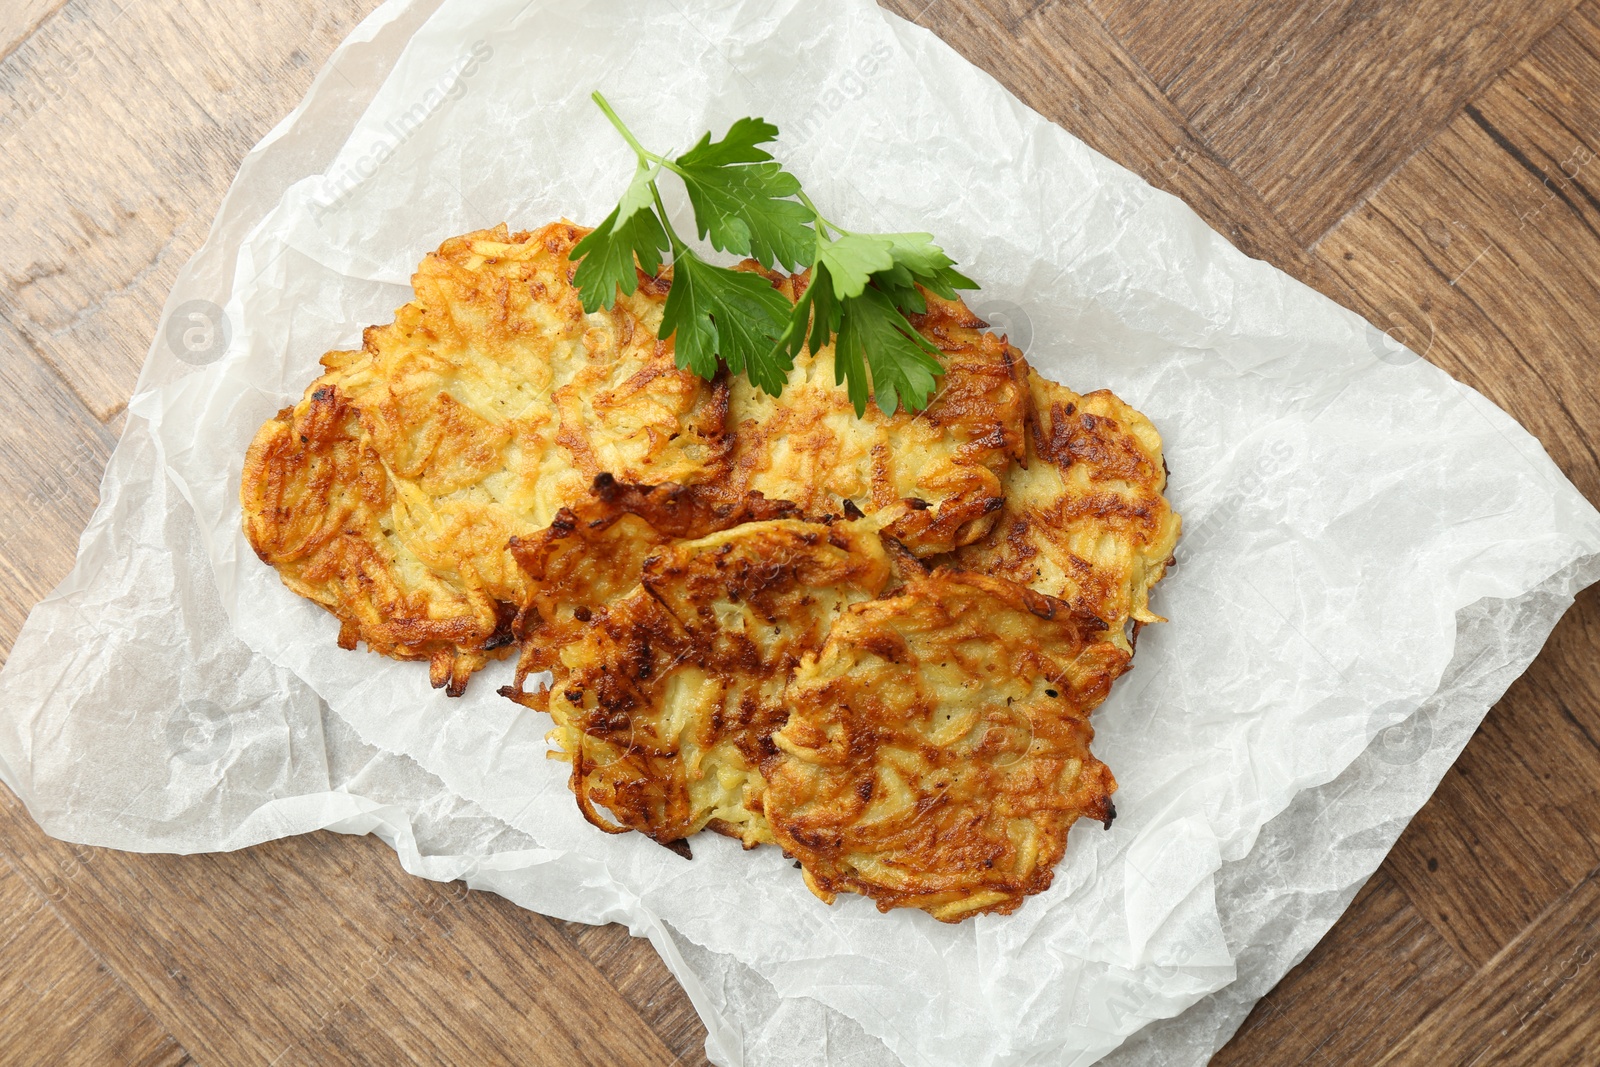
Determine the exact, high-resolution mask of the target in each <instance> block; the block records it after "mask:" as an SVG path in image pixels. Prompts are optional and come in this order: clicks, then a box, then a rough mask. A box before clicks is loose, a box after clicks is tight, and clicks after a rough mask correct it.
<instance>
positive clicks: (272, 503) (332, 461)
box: [240, 223, 728, 694]
mask: <svg viewBox="0 0 1600 1067" xmlns="http://www.w3.org/2000/svg"><path fill="white" fill-rule="evenodd" d="M586 232H587V231H586V230H585V229H583V228H582V227H579V226H574V225H572V224H570V223H555V224H552V225H550V226H546V227H544V228H543V229H541V230H538V231H536V232H532V233H517V234H512V233H510V232H509V231H508V230H507V229H506V227H505V226H503V225H502V226H500V227H498V228H496V229H493V230H483V231H479V232H477V233H472V234H467V235H466V236H463V237H455V238H451V239H450V240H448V241H446V242H445V243H444V244H443V245H442V246H440V248H439V251H438V252H436V253H433V254H431V255H429V256H428V257H427V258H426V259H425V260H423V262H422V264H421V266H420V267H419V268H418V270H417V273H416V275H415V277H414V278H413V280H412V283H413V286H414V288H415V291H416V298H415V299H414V300H413V301H412V302H411V303H409V304H406V305H405V306H404V307H402V308H400V309H399V310H398V311H397V312H396V313H395V320H394V322H393V323H391V324H390V325H387V326H376V327H371V328H369V329H368V330H367V331H366V333H365V335H364V338H363V343H362V348H361V350H360V351H355V352H330V353H329V354H328V355H326V356H325V357H323V360H322V363H323V366H324V367H325V368H326V371H327V373H325V374H324V375H323V376H322V377H321V378H319V379H318V380H317V381H315V382H313V383H312V384H311V386H310V387H309V388H308V389H307V391H306V396H305V399H303V400H302V401H301V402H300V403H299V404H298V405H296V406H295V407H293V408H285V409H284V410H283V411H281V412H279V413H278V416H277V418H275V419H273V420H271V421H269V422H268V423H267V424H266V425H265V426H263V427H262V429H261V431H260V432H259V433H258V435H257V437H256V440H255V442H254V443H253V444H252V446H251V448H250V452H249V455H248V457H247V459H246V463H245V470H244V478H243V484H242V486H241V489H240V499H241V503H242V505H243V508H244V527H245V532H246V534H247V535H248V537H249V539H250V542H251V544H252V545H253V546H254V547H255V549H256V552H257V553H258V554H259V555H260V556H261V558H262V559H263V560H265V561H266V562H267V563H269V564H271V565H272V566H274V567H276V568H277V569H278V571H279V573H280V575H281V576H282V578H283V581H284V583H285V584H286V585H288V586H289V588H291V589H293V590H294V591H295V592H297V593H299V594H300V595H302V596H305V597H308V598H310V599H312V600H314V601H316V602H317V603H319V604H321V605H322V606H323V607H325V608H327V609H328V610H329V611H331V612H332V613H333V614H334V615H336V616H338V618H339V620H340V644H341V645H342V646H344V647H346V648H353V647H354V646H355V643H356V641H358V640H361V641H366V642H367V644H368V646H369V647H370V648H371V649H372V650H374V651H376V652H381V653H383V654H385V655H389V656H395V657H397V658H402V659H427V660H429V661H430V664H431V668H430V674H431V676H432V680H433V683H434V685H436V686H448V688H449V691H450V692H451V693H453V694H454V693H459V692H460V691H461V689H462V688H463V687H464V686H465V684H466V681H467V678H468V677H469V676H470V675H471V674H472V672H473V671H475V670H477V669H479V668H480V667H482V666H483V664H484V663H485V662H486V660H487V659H488V658H489V657H490V656H492V655H494V654H496V652H497V650H498V649H500V648H503V647H506V646H508V645H509V644H510V642H511V640H512V638H511V633H510V622H511V618H512V616H513V615H514V614H515V611H516V608H517V606H518V605H520V604H521V603H522V600H523V595H524V589H523V577H522V571H521V569H520V568H519V567H518V566H517V564H516V561H515V559H514V558H513V556H512V554H511V552H510V550H509V547H508V546H509V543H510V541H511V538H512V537H514V536H524V537H526V536H530V535H532V534H534V533H536V532H538V531H539V530H542V529H544V528H545V527H547V526H548V525H549V524H550V523H551V521H552V520H554V518H555V517H556V514H557V513H558V512H559V511H560V509H561V508H562V507H563V506H566V505H568V504H571V503H574V502H578V501H581V500H582V499H584V498H585V497H586V496H587V494H588V490H589V486H590V484H591V483H592V482H593V480H594V478H595V477H596V476H597V475H599V474H601V473H606V474H611V475H614V476H615V477H617V478H619V479H621V480H623V481H630V482H648V483H657V482H663V481H676V482H693V481H695V480H697V479H706V480H712V481H717V480H721V479H723V477H724V474H725V470H726V467H725V464H726V452H727V440H726V437H725V435H724V429H725V422H726V416H727V402H728V390H727V384H726V381H725V380H718V381H716V382H712V383H708V382H705V381H702V380H701V379H699V378H697V377H695V376H694V375H692V374H690V373H688V372H686V371H680V370H678V369H677V367H676V366H675V365H674V362H673V356H672V346H671V345H670V344H669V343H664V342H661V341H658V340H657V339H656V331H657V329H658V328H659V326H660V322H661V310H662V305H663V303H664V301H665V296H666V292H667V288H668V282H667V281H666V280H664V279H651V278H644V279H641V282H640V285H639V288H638V290H637V291H636V292H635V293H634V294H632V295H631V296H628V297H625V298H622V299H621V300H619V301H618V302H617V305H616V307H615V308H614V309H612V310H610V311H601V312H597V313H594V314H585V313H584V311H583V307H582V305H581V303H580V302H579V298H578V294H577V291H576V290H575V289H574V288H573V286H572V284H571V275H572V271H573V269H574V268H573V266H572V264H571V262H570V261H569V258H568V257H569V253H570V252H571V250H572V246H573V245H574V244H576V243H577V241H578V240H579V239H580V238H582V237H583V235H584V234H585V233H586Z"/></svg>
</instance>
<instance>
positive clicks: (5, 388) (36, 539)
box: [0, 322, 121, 660]
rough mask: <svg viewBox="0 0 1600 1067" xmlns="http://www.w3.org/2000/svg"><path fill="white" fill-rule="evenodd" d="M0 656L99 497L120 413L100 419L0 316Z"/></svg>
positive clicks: (70, 554)
mask: <svg viewBox="0 0 1600 1067" xmlns="http://www.w3.org/2000/svg"><path fill="white" fill-rule="evenodd" d="M0 393H3V395H5V396H7V397H9V398H11V399H10V403H9V404H8V405H7V407H8V417H7V418H5V419H0V576H3V580H0V660H3V657H4V656H5V655H7V654H9V653H10V651H11V643H12V642H13V641H14V640H16V636H17V631H18V630H20V629H21V628H22V622H23V620H24V619H25V618H27V615H28V611H29V609H31V608H32V607H33V605H34V604H35V603H36V602H37V601H38V600H39V599H40V598H42V597H43V596H44V595H45V594H46V593H48V592H49V591H50V590H51V589H52V588H54V587H55V585H56V583H57V582H59V581H60V580H61V579H62V578H64V577H66V574H67V572H68V571H69V570H71V569H72V561H73V559H74V558H75V557H76V555H77V551H78V535H79V534H80V533H82V532H83V527H84V525H85V524H87V523H88V521H89V516H90V515H91V514H92V513H93V511H94V506H95V504H96V503H97V502H98V500H99V485H100V475H101V472H102V471H104V469H105V465H106V461H107V460H108V459H109V458H110V455H111V450H112V448H113V447H115V445H116V435H117V433H119V432H120V431H121V420H120V418H119V419H115V420H113V423H112V425H102V424H101V423H100V422H98V421H97V420H96V419H95V418H94V416H93V415H92V414H91V413H90V412H88V411H86V410H84V408H83V405H82V404H80V403H79V402H78V399H77V397H76V396H74V395H73V393H72V391H71V390H69V389H68V388H67V387H66V386H65V385H64V384H63V383H62V382H61V380H60V379H59V378H58V377H57V376H56V375H55V374H54V373H53V372H52V371H51V370H50V368H48V367H46V366H45V365H43V364H42V363H40V362H39V361H37V360H35V359H31V358H29V357H28V356H26V355H25V354H23V353H22V352H21V351H20V350H19V348H18V347H17V346H16V345H15V344H14V343H13V341H12V339H11V338H10V336H9V335H8V331H7V327H6V325H5V324H4V322H0Z"/></svg>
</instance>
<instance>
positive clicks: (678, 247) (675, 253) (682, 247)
mask: <svg viewBox="0 0 1600 1067" xmlns="http://www.w3.org/2000/svg"><path fill="white" fill-rule="evenodd" d="M650 196H651V199H653V200H655V202H656V214H657V215H658V216H660V218H661V225H662V227H663V228H664V229H665V230H666V231H667V240H669V241H671V242H672V258H673V260H674V261H676V260H677V258H678V257H679V256H681V255H683V254H685V253H686V252H688V251H689V246H688V245H686V244H684V243H683V240H682V238H680V237H679V236H678V231H677V230H674V229H673V228H672V219H671V218H670V217H669V216H668V215H667V205H665V204H663V203H662V202H661V190H660V189H657V188H656V183H655V182H651V183H650Z"/></svg>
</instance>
